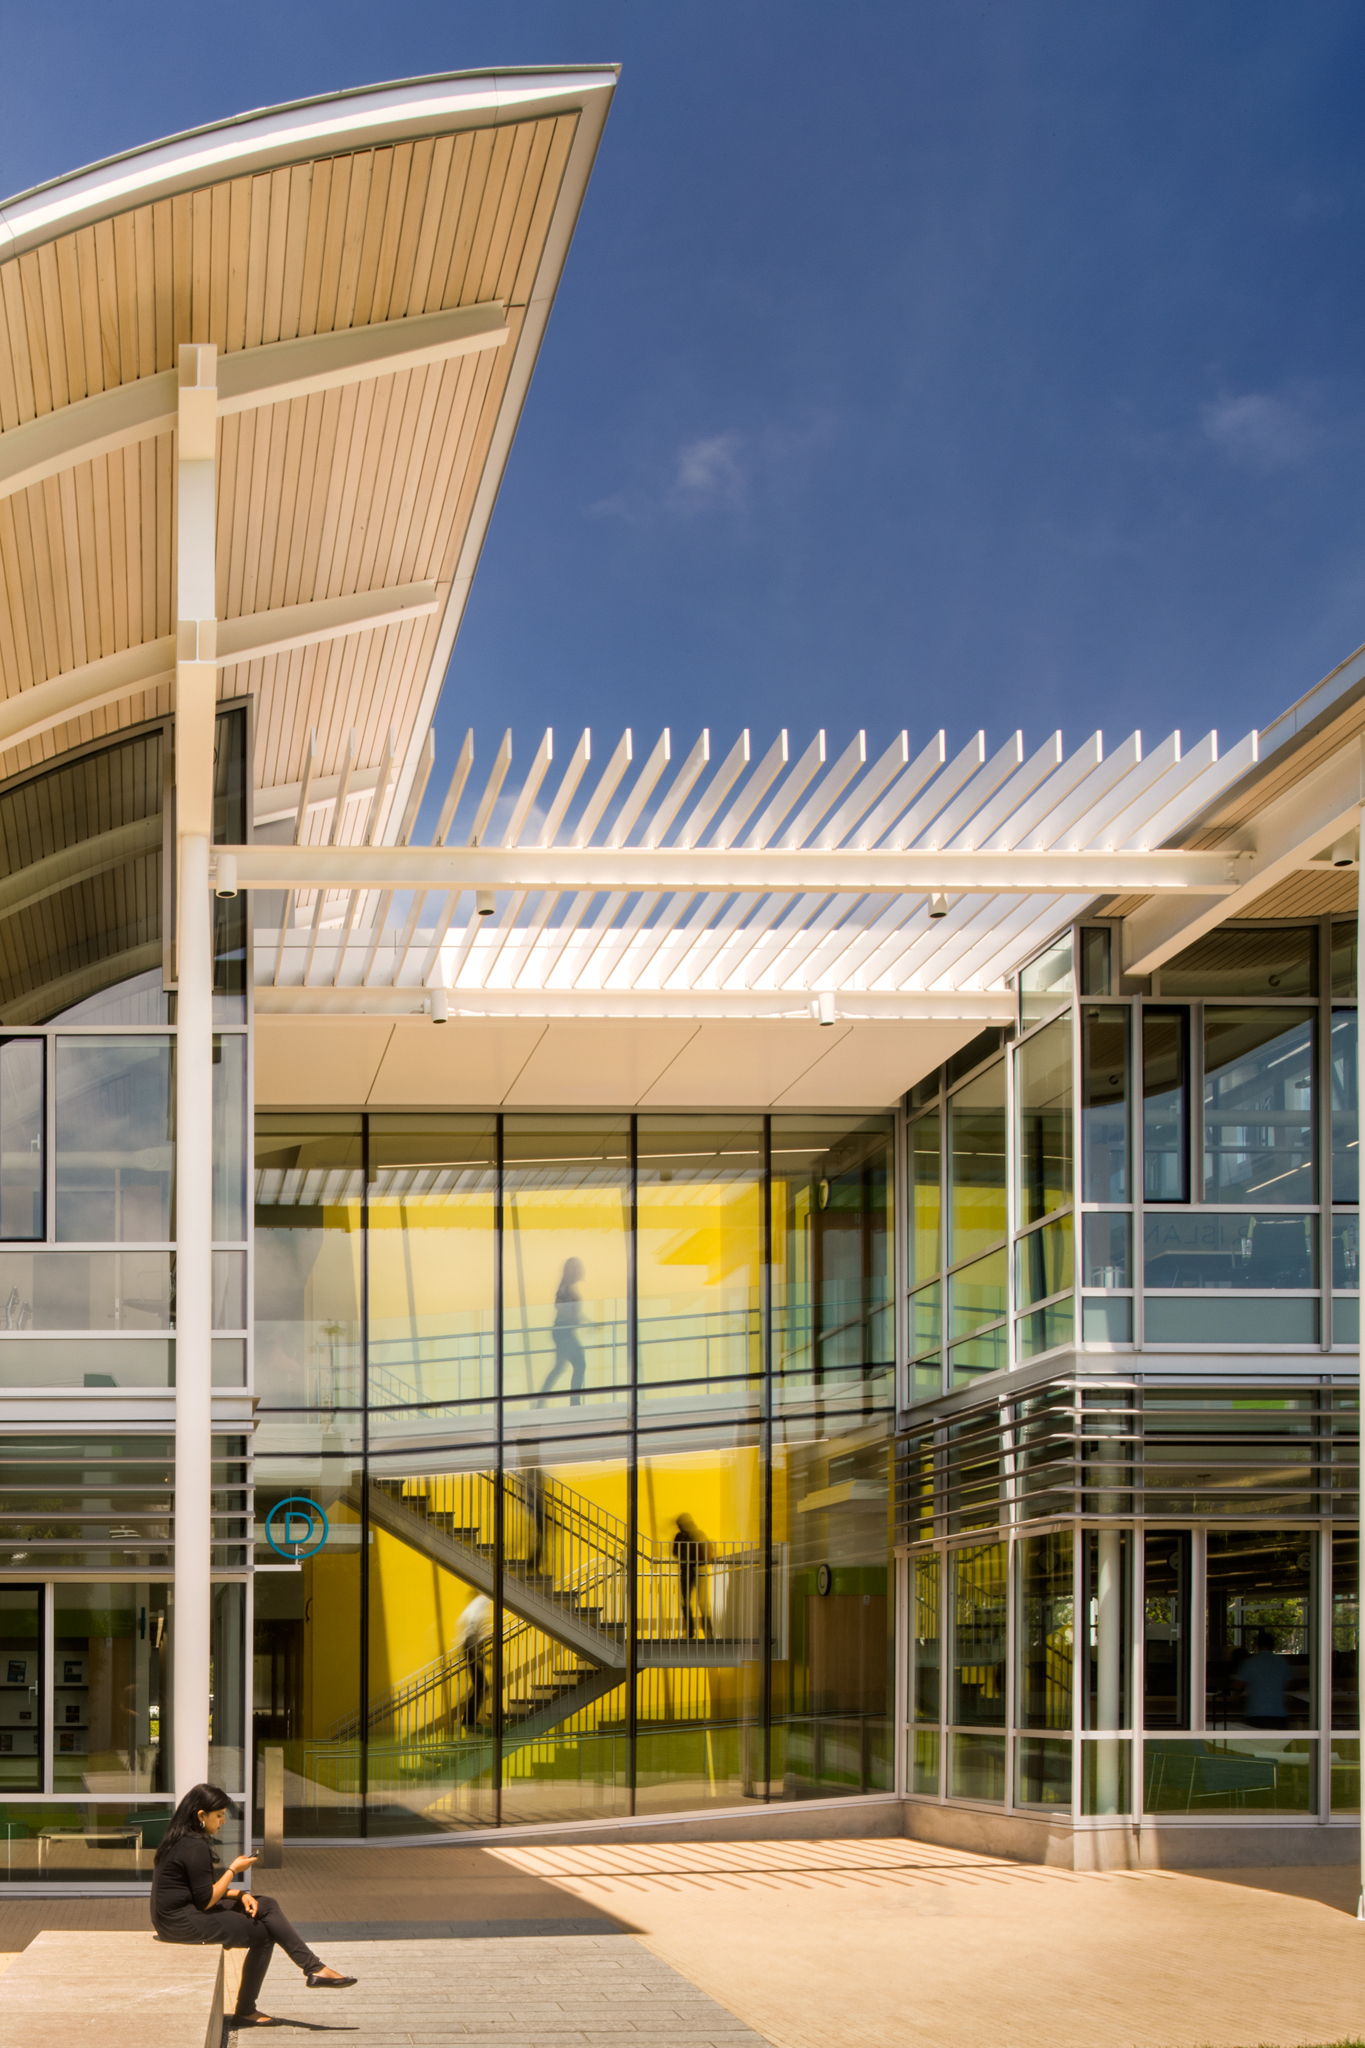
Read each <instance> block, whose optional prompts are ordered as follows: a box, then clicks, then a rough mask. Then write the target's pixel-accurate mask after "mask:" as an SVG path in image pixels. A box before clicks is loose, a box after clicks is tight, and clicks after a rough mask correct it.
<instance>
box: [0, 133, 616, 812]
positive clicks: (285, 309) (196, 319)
mask: <svg viewBox="0 0 1365 2048" xmlns="http://www.w3.org/2000/svg"><path fill="white" fill-rule="evenodd" d="M484 118H485V119H486V116H485V117H484ZM579 120H580V113H579V111H578V110H577V109H574V108H572V107H570V108H568V109H567V110H566V111H564V112H558V113H549V114H545V113H542V114H540V115H538V116H533V117H528V118H524V119H505V120H501V121H496V122H494V123H493V124H492V125H481V126H474V127H466V128H465V129H464V130H463V131H456V130H455V128H454V124H453V123H452V128H451V132H445V133H437V134H430V135H424V136H420V137H417V138H416V139H411V140H404V141H399V142H396V143H386V144H385V145H383V146H379V147H372V148H364V149H355V150H348V151H346V152H344V153H340V154H336V153H330V152H329V153H327V154H325V155H319V156H317V157H315V158H313V159H311V160H308V161H303V162H292V163H288V164H284V165H282V166H281V167H279V168H275V169H259V170H256V171H255V172H254V173H252V174H250V175H242V176H238V177H231V178H224V179H222V180H221V181H220V182H216V183H206V184H201V185H199V186H198V188H197V189H194V190H188V191H184V192H180V193H176V194H172V195H170V196H164V197H159V198H156V199H154V200H150V201H149V202H148V203H145V204H139V205H133V206H129V207H127V208H126V210H123V211H117V210H111V212H110V214H109V216H108V217H106V218H103V219H97V220H94V221H90V222H88V223H87V224H84V225H81V226H79V227H77V228H75V229H74V230H73V231H72V232H69V233H64V234H61V235H59V236H56V237H55V238H54V239H52V240H50V241H46V242H42V243H40V244H38V246H34V247H28V248H26V249H24V250H23V252H22V253H20V254H18V255H14V256H11V257H10V258H9V259H8V260H6V261H4V262H0V441H3V433H4V432H5V431H8V430H9V429H11V428H13V427H16V426H19V425H21V424H23V423H24V422H27V421H29V420H32V419H35V418H37V417H39V416H41V415H43V414H46V413H50V412H53V411H55V410H57V409H60V408H62V407H65V406H69V405H73V404H76V403H78V402H79V401H80V400H82V399H84V398H87V397H89V396H91V395H92V394H95V393H98V392H104V391H109V390H110V389H112V388H114V387H116V386H118V385H120V384H127V383H129V382H130V381H132V380H134V379H139V378H144V377H148V376H151V375H154V374H155V373H157V372H160V371H166V370H171V369H174V367H175V365H176V362H177V351H178V348H179V346H180V344H181V343H182V342H191V341H193V342H214V343H216V345H217V347H218V349H219V351H220V353H221V354H222V355H226V356H230V355H232V354H233V353H235V352H237V351H241V350H251V349H255V348H259V347H262V346H264V345H268V344H270V343H272V342H277V341H280V340H288V339H291V338H293V337H295V336H307V335H313V334H324V333H328V332H331V331H335V330H339V329H343V328H348V327H357V326H366V325H371V324H373V323H378V322H386V321H391V320H399V319H403V318H406V317H410V316H412V315H415V314H420V313H425V312H431V311H437V310H444V309H451V308H459V307H468V306H478V305H486V304H501V306H502V307H503V308H504V309H505V323H506V326H507V328H508V330H509V331H508V337H507V341H506V343H505V344H504V345H503V346H500V347H488V348H483V349H480V350H478V351H477V352H474V353H470V354H466V355H462V356H457V357H455V358H453V359H448V360H446V361H444V362H437V363H434V364H430V365H428V366H426V367H422V368H417V369H412V370H408V371H406V372H402V373H398V374H388V375H383V376H378V377H369V378H367V379H366V380H364V381H360V382H354V383H349V384H346V385H344V386H343V387H342V388H340V389H332V390H329V391H325V392H321V393H316V392H315V393H313V394H312V395H309V396H305V397H299V398H293V399H290V400H288V401H286V402H283V403H278V404H275V405H271V406H265V407H262V408H259V409H257V410H254V411H245V412H241V413H238V414H236V415H234V416H231V417H227V418H223V419H222V420H221V421H220V425H219V431H218V472H217V490H218V546H217V609H218V616H219V618H220V619H235V618H239V617H243V616H246V615H250V614H253V613H258V612H261V611H265V610H274V609H276V608H279V607H282V606H289V605H296V604H304V603H308V602H311V601H314V600H318V599H327V598H334V597H338V596H343V595H348V594H350V593H353V592H365V591H371V590H378V589H389V588H392V587H393V586H396V585H403V584H412V583H420V582H424V581H427V580H431V581H434V582H435V583H436V584H437V585H438V586H439V596H440V599H441V600H442V602H441V605H440V606H438V609H437V610H436V611H435V612H434V613H427V614H426V615H424V616H421V617H418V618H416V619H413V620H411V621H409V622H404V623H400V624H394V625H389V626H382V627H378V628H373V629H370V630H368V631H364V632H359V633H353V634H350V635H348V636H346V637H342V638H337V639H333V640H330V641H323V642H321V643H318V644H314V645H312V646H307V647H303V648H296V649H294V650H293V651H291V652H287V653H280V654H275V655H270V656H267V657H266V658H264V659H259V660H256V661H253V662H250V663H245V662H244V663H242V664H240V665H238V666H237V667H235V668H234V667H230V666H229V667H226V668H223V669H222V670H221V671H220V679H219V690H220V695H221V696H224V697H233V696H240V695H242V694H244V693H246V692H250V693H252V694H253V695H254V697H255V700H256V725H255V761H254V773H253V781H254V785H255V787H257V788H261V787H271V786H273V785H276V784H280V783H285V784H287V783H290V782H294V781H297V780H298V779H299V777H300V776H301V775H302V773H303V772H304V759H305V753H306V750H307V747H308V736H309V732H310V729H315V730H316V734H317V755H316V760H315V764H314V772H315V773H316V774H317V775H318V776H325V775H329V774H333V773H335V772H336V771H337V769H338V766H339V764H340V761H341V757H342V754H343V751H344V749H345V747H346V744H347V736H348V733H349V732H350V730H351V729H352V728H353V729H354V731H355V734H356V753H355V764H354V765H355V767H356V768H357V769H359V770H362V771H363V770H364V769H365V768H367V767H374V766H376V765H377V764H378V763H379V761H380V759H381V757H382V755H383V753H384V749H385V745H386V742H387V739H388V734H389V730H390V728H391V727H392V728H393V729H394V731H395V734H396V739H397V749H396V759H397V761H398V762H399V763H400V764H402V763H403V762H405V761H407V760H409V758H410V757H412V756H413V753H414V748H415V742H416V741H417V740H418V739H420V738H421V729H422V728H423V727H424V726H425V724H426V723H427V722H428V721H429V719H430V715H431V712H432V709H433V708H434V685H438V684H439V680H440V678H439V674H437V673H436V672H435V664H436V663H437V660H438V657H439V660H440V662H441V663H443V662H444V658H445V654H446V652H447V651H448V645H449V637H450V635H449V631H448V630H446V628H447V626H448V623H449V622H448V620H446V619H443V612H445V611H446V610H447V608H448V607H449V606H450V604H451V598H450V592H451V586H452V581H453V579H454V578H455V576H456V570H457V564H458V563H459V561H460V557H461V552H462V550H463V549H465V548H466V546H467V544H468V543H469V541H470V538H471V522H474V523H475V524H477V520H478V519H479V518H481V517H482V518H486V506H485V507H483V508H482V509H480V508H479V507H477V506H476V500H477V499H478V497H479V493H480V487H481V485H482V483H483V481H484V478H485V472H486V470H487V469H488V466H489V460H490V452H493V451H494V443H495V435H496V433H497V429H498V426H499V417H500V413H501V412H502V410H503V408H504V406H505V404H506V402H507V399H508V393H509V386H510V385H511V384H513V383H514V382H517V381H518V380H519V388H518V389H517V390H516V391H515V393H514V399H513V402H514V404H515V405H519V404H520V396H521V392H522V391H523V390H524V386H525V378H526V375H527V374H528V373H529V364H528V363H527V362H526V360H525V353H526V352H525V351H521V357H520V361H519V346H518V345H519V343H520V341H521V338H522V333H523V328H524V326H525V324H526V322H527V316H528V307H529V306H530V303H531V299H532V294H533V290H534V289H535V287H536V283H537V278H538V276H539V274H540V272H541V267H542V263H543V261H544V259H545V255H546V249H547V240H548V239H549V237H550V234H551V228H552V223H553V222H554V218H555V213H556V207H557V205H558V204H559V203H560V201H561V196H562V195H564V190H565V172H566V166H567V165H568V163H569V158H570V152H571V150H572V146H573V142H574V138H575V133H576V130H577V128H578V124H579ZM228 132H229V134H230V133H231V124H229V131H228ZM225 153H226V150H225ZM88 175H89V174H86V176H87V178H88ZM577 197H578V195H577V193H576V192H575V193H571V194H568V195H567V196H566V200H565V203H566V205H567V206H568V207H569V208H570V213H569V218H570V221H571V219H572V212H573V211H576V207H577ZM559 239H560V241H561V242H562V241H563V240H564V239H566V237H565V234H564V232H563V224H562V223H561V231H560V235H559ZM559 253H560V254H562V250H560V252H559ZM553 282H554V280H553V278H551V280H550V283H551V288H552V286H553ZM544 293H545V284H544V281H543V280H542V282H541V285H540V296H541V297H542V298H543V297H544ZM536 339H538V334H537V335H534V336H532V337H531V345H532V350H533V348H534V342H535V340H536ZM485 496H486V493H485ZM174 532H175V518H174V436H173V435H172V434H170V433H162V434H160V435H159V436H158V437H156V438H154V439H146V440H143V441H141V442H139V443H137V444H136V445H134V446H131V447H127V448H123V449H119V450H116V451H115V452H113V453H110V454H104V455H98V456H96V457H95V458H94V459H92V460H87V461H84V462H80V463H78V464H76V465H75V466H74V467H69V468H66V469H63V470H62V471H61V472H60V474H58V475H56V476H53V477H49V478H48V479H46V480H45V481H43V482H41V483H37V484H33V485H31V486H30V487H29V488H27V489H24V490H21V491H18V492H16V493H15V494H13V495H11V496H6V497H0V695H2V696H4V697H6V698H8V697H12V696H13V695H14V694H15V693H16V692H21V691H23V690H26V689H29V688H31V687H33V686H34V685H35V684H38V683H41V682H43V681H46V680H48V679H50V678H54V677H56V676H58V675H62V674H65V673H66V672H67V671H68V670H70V669H73V668H79V667H81V666H83V665H84V664H86V663H88V662H92V661H95V660H97V659H98V658H100V657H102V656H106V655H111V654H115V653H117V652H120V651H121V650H123V649H126V648H133V647H137V646H139V645H140V644H142V643H144V642H147V641H151V640H154V639H156V638H158V637H160V636H163V635H166V634H168V633H170V632H172V631H173V630H174V626H175V619H174V590H175V551H174ZM478 537H479V535H478V533H477V532H476V533H475V534H474V540H475V544H477V539H478ZM461 597H462V593H458V594H457V599H456V603H457V604H458V601H459V600H460V598H461ZM443 632H444V638H443ZM170 708H171V706H170V688H169V685H165V686H163V687H161V688H157V689H151V690H144V691H142V692H141V693H140V694H137V695H134V696H130V697H127V698H124V699H123V700H122V701H120V702H117V703H114V704H110V705H107V706H105V707H104V708H101V709H95V710H91V711H88V712H86V713H85V714H84V715H82V716H80V717H78V718H73V719H71V720H70V721H69V722H68V723H66V724H63V725H60V726H57V727H54V728H53V729H51V730H49V731H48V732H46V733H44V734H42V735H41V736H40V737H38V738H35V739H30V740H28V741H25V742H24V743H23V744H20V745H17V746H13V747H11V748H10V749H9V750H8V751H7V752H4V753H3V754H0V778H3V777H9V776H12V775H13V774H15V773H16V772H19V771H21V770H23V769H24V768H27V767H30V766H33V765H35V764H37V763H38V762H40V761H42V760H44V759H47V758H51V757H52V756H53V755H56V754H59V753H61V752H64V751H65V750H66V749H68V748H70V747H71V746H73V745H76V744H77V743H79V742H81V741H85V740H89V739H92V738H95V737H99V736H102V735H104V734H106V733H110V732H113V731H116V730H118V729H120V728H123V727H127V726H130V725H135V724H137V723H139V722H141V721H143V720H145V719H148V718H151V717H154V716H158V715H161V714H164V713H166V712H167V711H169V710H170ZM371 779H373V778H371ZM402 787H403V777H402V775H401V774H400V775H396V776H395V777H394V778H392V779H391V781H390V788H389V806H388V808H389V809H390V811H392V809H393V807H394V804H395V803H396V802H397V801H400V800H401V796H402ZM363 810H364V807H363V806H357V807H355V809H354V810H353V811H352V814H351V815H350V817H349V818H348V820H347V830H351V829H354V828H355V827H356V826H357V824H358V823H359V820H360V818H361V817H362V816H363ZM313 824H314V827H315V828H316V829H319V830H321V829H322V828H323V827H324V826H325V825H329V824H330V820H328V819H325V818H324V817H323V816H322V815H321V814H318V815H316V816H315V818H314V820H313Z"/></svg>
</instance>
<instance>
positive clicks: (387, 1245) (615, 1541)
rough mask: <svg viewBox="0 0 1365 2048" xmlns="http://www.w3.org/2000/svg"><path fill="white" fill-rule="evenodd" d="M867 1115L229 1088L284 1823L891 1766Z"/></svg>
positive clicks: (876, 1194)
mask: <svg viewBox="0 0 1365 2048" xmlns="http://www.w3.org/2000/svg"><path fill="white" fill-rule="evenodd" d="M891 1154H892V1120H891V1119H890V1118H889V1117H883V1118H873V1119H867V1118H810V1117H807V1118H803V1119H798V1118H791V1119H781V1118H775V1117H774V1118H764V1117H762V1116H750V1117H745V1116H724V1117H712V1118H702V1117H697V1118H688V1117H683V1116H672V1117H665V1116H657V1117H647V1116H639V1117H630V1116H606V1117H603V1116H598V1117H589V1116H562V1117H548V1116H545V1117H529V1116H512V1115H503V1116H501V1117H498V1116H486V1117H475V1116H463V1117H460V1116H429V1117H422V1118H420V1119H418V1118H412V1117H398V1116H379V1115H374V1116H369V1117H362V1116H353V1117H336V1116H334V1117H325V1116H323V1117H307V1116H299V1117H292V1118H291V1117H286V1116H277V1115H268V1116H267V1115H262V1116H261V1117H260V1118H259V1119H258V1123H257V1141H256V1160H255V1180H256V1201H257V1232H256V1315H257V1332H256V1385H257V1390H258V1394H259V1397H260V1400H261V1404H262V1406H261V1422H260V1426H259V1430H258V1438H257V1446H256V1486H257V1502H258V1512H257V1557H258V1561H261V1562H266V1561H269V1562H271V1563H272V1564H276V1565H282V1566H284V1567H286V1568H282V1569H278V1570H274V1571H270V1572H268V1573H264V1574H262V1575H261V1576H260V1577H259V1578H258V1580H257V1605H256V1613H257V1631H256V1645H255V1656H256V1726H255V1734H254V1741H255V1744H256V1749H257V1752H258V1753H259V1751H260V1749H261V1748H262V1747H264V1746H267V1745H274V1746H281V1747H283V1748H284V1750H285V1782H286V1824H287V1828H288V1831H289V1832H290V1833H291V1834H292V1835H294V1836H295V1837H296V1838H297V1837H300V1836H323V1837H325V1836H327V1835H329V1834H358V1833H368V1834H372V1835H387V1836H390V1837H393V1838H398V1837H402V1836H405V1835H411V1834H423V1833H431V1832H433V1831H444V1830H448V1829H458V1828H462V1827H471V1826H475V1827H477V1826H486V1825H497V1824H500V1823H501V1824H514V1823H517V1822H544V1821H550V1820H571V1819H576V1818H580V1817H581V1818H591V1817H610V1816H611V1815H614V1814H627V1813H630V1812H647V1811H678V1810H688V1809H692V1808H699V1807H706V1806H712V1805H729V1804H735V1803H738V1802H740V1801H742V1800H745V1799H755V1798H757V1799H768V1798H801V1797H811V1796H829V1795H833V1794H838V1793H841V1792H851V1791H856V1790H859V1789H862V1788H864V1787H871V1786H877V1787H880V1788H889V1787H890V1786H891V1784H892V1782H893V1773H892V1755H893V1743H892V1736H891V1732H890V1731H891V1701H892V1691H891V1677H890V1652H889V1647H888V1645H889V1639H890V1627H891V1621H890V1585H889V1558H890V1524H889V1516H890V1512H891V1510H890V1484H889V1469H890V1432H891V1421H892V1417H891V1405H892V1387H893V1361H894V1338H893V1329H892V1323H893V1313H892V1304H893V1301H894V1296H893V1293H892V1284H893V1281H892V1272H891V1243H892V1237H891V1194H890V1189H891V1179H892V1175H891ZM291 1496H293V1497H297V1496H303V1497H304V1501H305V1505H306V1504H307V1503H316V1505H317V1506H318V1507H321V1508H323V1509H325V1512H326V1516H327V1528H326V1534H325V1539H324V1540H321V1542H320V1547H319V1548H318V1549H317V1550H316V1551H315V1553H314V1554H313V1555H312V1556H310V1557H305V1558H303V1559H302V1560H301V1561H300V1563H299V1568H298V1569H294V1568H292V1565H291V1561H290V1560H289V1559H288V1558H287V1557H285V1558H281V1557H279V1556H278V1555H277V1554H276V1553H274V1552H272V1551H271V1549H270V1542H271V1538H272V1535H273V1536H274V1537H275V1538H276V1539H278V1538H279V1536H280V1533H281V1532H282V1531H283V1532H285V1534H286V1535H287V1524H286V1522H285V1519H284V1517H285V1516H286V1515H287V1512H288V1502H289V1500H290V1498H291ZM287 1547H288V1546H287V1542H286V1544H285V1549H286V1550H287ZM362 1559H363V1560H364V1563H363V1567H362V1562H361V1561H362ZM257 1782H258V1783H259V1782H260V1779H259V1776H258V1779H257Z"/></svg>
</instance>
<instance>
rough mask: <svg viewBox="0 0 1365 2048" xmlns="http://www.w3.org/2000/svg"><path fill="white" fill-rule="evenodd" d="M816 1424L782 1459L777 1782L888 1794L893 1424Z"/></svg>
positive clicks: (798, 1434) (777, 1463)
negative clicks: (837, 1427)
mask: <svg viewBox="0 0 1365 2048" xmlns="http://www.w3.org/2000/svg"><path fill="white" fill-rule="evenodd" d="M809 1428H810V1430H811V1431H812V1433H811V1434H809V1435H806V1434H803V1431H802V1428H801V1426H800V1425H791V1426H789V1427H788V1429H787V1431H786V1439H785V1443H784V1444H783V1445H782V1446H781V1447H780V1448H779V1450H778V1451H777V1453H776V1455H775V1460H774V1471H773V1517H774V1522H773V1539H774V1597H775V1603H776V1605H777V1607H778V1612H777V1614H776V1616H775V1620H774V1630H773V1632H774V1636H775V1638H776V1639H777V1647H776V1648H775V1649H774V1652H773V1675H772V1685H773V1756H772V1776H773V1780H774V1789H776V1786H777V1784H778V1783H779V1782H780V1785H781V1796H782V1797H784V1798H787V1799H811V1798H831V1797H833V1796H834V1795H836V1794H838V1793H841V1792H857V1791H863V1792H871V1791H889V1790H890V1789H891V1786H892V1783H893V1755H892V1746H891V1713H892V1700H893V1697H894V1684H893V1672H892V1661H891V1660H892V1615H891V1601H890V1597H889V1593H890V1586H891V1582H892V1559H891V1545H890V1535H889V1520H890V1516H889V1507H890V1496H891V1466H892V1446H891V1441H890V1433H889V1427H888V1425H887V1424H886V1423H881V1424H870V1425H869V1426H868V1427H866V1428H863V1429H855V1430H851V1431H849V1433H848V1434H846V1435H842V1436H835V1435H829V1436H822V1435H820V1434H817V1433H814V1431H815V1428H816V1426H815V1425H813V1424H812V1425H809ZM779 1503H782V1505H779Z"/></svg>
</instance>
